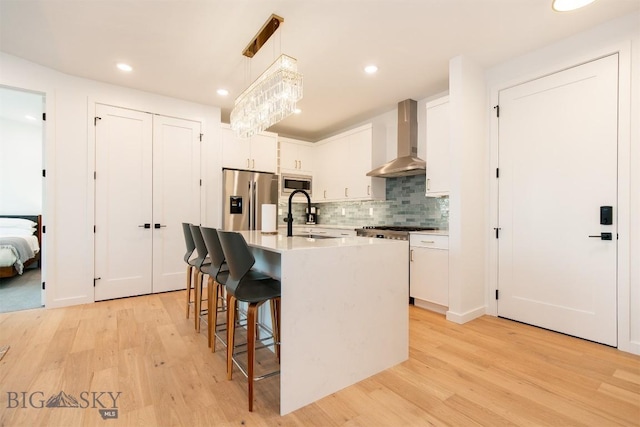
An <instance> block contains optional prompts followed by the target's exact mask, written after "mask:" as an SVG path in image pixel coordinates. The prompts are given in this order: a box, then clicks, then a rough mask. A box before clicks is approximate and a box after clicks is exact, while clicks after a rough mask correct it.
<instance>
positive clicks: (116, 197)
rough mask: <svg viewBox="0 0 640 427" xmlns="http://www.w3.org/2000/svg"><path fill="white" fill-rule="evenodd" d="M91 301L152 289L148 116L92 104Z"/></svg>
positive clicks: (149, 129) (150, 116) (149, 119)
mask: <svg viewBox="0 0 640 427" xmlns="http://www.w3.org/2000/svg"><path fill="white" fill-rule="evenodd" d="M96 115H97V117H98V118H99V119H97V120H96V126H95V136H96V138H95V140H96V151H95V153H96V162H95V165H96V167H95V172H96V175H95V225H96V230H95V278H96V280H95V299H96V301H100V300H105V299H112V298H120V297H125V296H133V295H141V294H148V293H151V291H152V281H151V280H152V257H151V247H152V239H153V228H152V227H153V224H152V222H153V219H152V211H151V208H152V200H151V197H152V170H151V168H152V164H151V161H152V157H151V154H152V151H151V149H152V144H151V137H152V123H153V119H152V115H151V114H148V113H142V112H138V111H133V110H127V109H124V108H117V107H111V106H107V105H101V104H97V105H96Z"/></svg>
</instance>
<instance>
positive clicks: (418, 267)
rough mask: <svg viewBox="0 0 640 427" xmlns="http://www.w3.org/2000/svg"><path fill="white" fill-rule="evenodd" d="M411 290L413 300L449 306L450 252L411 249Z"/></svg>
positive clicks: (418, 248) (444, 250)
mask: <svg viewBox="0 0 640 427" xmlns="http://www.w3.org/2000/svg"><path fill="white" fill-rule="evenodd" d="M410 260H411V262H410V267H409V268H410V288H409V294H410V295H411V296H412V297H413V298H418V299H421V300H424V301H429V302H432V303H434V304H439V305H442V306H445V307H448V306H449V251H448V250H446V249H428V248H421V247H411V257H410Z"/></svg>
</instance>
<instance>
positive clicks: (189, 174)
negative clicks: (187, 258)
mask: <svg viewBox="0 0 640 427" xmlns="http://www.w3.org/2000/svg"><path fill="white" fill-rule="evenodd" d="M183 222H190V223H195V224H199V223H200V123H198V122H193V121H189V120H183V119H176V118H172V117H164V116H157V115H156V116H154V117H153V225H154V229H153V233H154V235H153V292H166V291H174V290H178V289H184V287H185V279H184V274H185V273H184V272H185V263H184V260H183V256H184V252H185V243H184V236H183V232H182V223H183ZM156 227H160V228H156Z"/></svg>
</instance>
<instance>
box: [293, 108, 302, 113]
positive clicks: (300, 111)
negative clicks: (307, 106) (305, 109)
mask: <svg viewBox="0 0 640 427" xmlns="http://www.w3.org/2000/svg"><path fill="white" fill-rule="evenodd" d="M300 113H302V110H301V109H299V108H296V109H295V110H293V114H300Z"/></svg>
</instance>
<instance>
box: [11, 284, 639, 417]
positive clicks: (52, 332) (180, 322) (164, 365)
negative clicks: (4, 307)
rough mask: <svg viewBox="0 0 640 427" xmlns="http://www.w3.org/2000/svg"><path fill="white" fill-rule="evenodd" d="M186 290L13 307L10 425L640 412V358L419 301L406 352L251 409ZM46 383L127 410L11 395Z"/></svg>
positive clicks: (46, 390)
mask: <svg viewBox="0 0 640 427" xmlns="http://www.w3.org/2000/svg"><path fill="white" fill-rule="evenodd" d="M183 300H184V292H173V293H166V294H160V295H150V296H143V297H137V298H128V299H122V300H115V301H106V302H100V303H95V304H89V305H84V306H77V307H70V308H65V309H51V310H29V311H23V312H16V313H8V314H0V346H2V345H3V344H10V345H11V349H10V350H9V352H8V353H7V354H6V356H5V357H4V359H3V360H2V361H0V426H23V425H24V426H36V425H42V426H44V425H47V426H76V425H99V426H119V425H126V426H133V425H142V426H153V425H159V426H171V425H176V426H198V425H215V426H240V425H246V426H275V425H282V426H426V425H453V426H470V425H485V426H500V425H522V426H530V425H553V426H568V425H590V426H616V425H624V426H631V425H635V426H638V425H640V357H638V356H633V355H630V354H627V353H623V352H620V351H618V350H616V349H613V348H609V347H605V346H601V345H598V344H594V343H591V342H586V341H582V340H579V339H575V338H571V337H567V336H564V335H560V334H556V333H553V332H549V331H545V330H541V329H537V328H534V327H530V326H527V325H522V324H518V323H515V322H510V321H507V320H504V319H499V318H494V317H490V316H485V317H482V318H480V319H476V320H474V321H472V322H469V323H467V324H465V325H457V324H454V323H451V322H447V321H445V320H444V318H443V317H442V316H441V315H438V314H434V313H431V312H427V311H424V310H421V309H417V308H414V307H411V309H410V317H411V321H410V328H411V331H410V359H409V360H408V361H406V362H405V363H402V364H401V365H399V366H396V367H394V368H392V369H389V370H387V371H385V372H382V373H380V374H378V375H376V376H374V377H371V378H369V379H367V380H365V381H362V382H361V383H358V384H356V385H354V386H351V387H349V388H347V389H344V390H342V391H340V392H338V393H335V394H333V395H331V396H328V397H326V398H324V399H322V400H320V401H318V402H316V403H314V404H312V405H309V406H307V407H305V408H302V409H300V410H298V411H296V412H294V413H292V414H289V415H287V416H285V417H280V416H279V415H278V391H279V390H278V378H277V377H276V378H270V379H268V380H265V381H262V382H259V383H258V384H257V389H256V401H255V404H254V412H253V413H249V412H247V409H246V382H245V380H244V379H243V378H242V376H241V375H239V374H236V375H235V378H234V380H232V381H227V380H226V378H225V363H224V355H223V352H222V351H218V352H217V353H215V354H211V353H210V352H209V350H208V348H207V343H206V337H205V335H204V331H205V330H206V328H202V329H203V333H201V334H197V333H195V331H194V328H193V321H192V320H191V319H190V320H186V319H185V318H184V307H183ZM284 345H286V343H285V344H284ZM310 351H312V350H311V349H310ZM37 391H41V392H42V395H36V396H35V397H36V399H35V401H34V403H36V404H37V403H38V398H42V396H44V399H45V400H46V399H48V398H49V397H50V396H52V395H54V394H57V393H59V392H60V391H64V392H65V393H66V394H67V395H71V396H75V397H76V398H78V396H80V395H81V393H82V392H83V391H111V392H116V391H120V392H121V393H122V394H121V396H120V397H119V398H118V401H117V406H118V411H119V413H118V419H107V420H103V419H102V418H100V414H99V413H98V410H97V409H91V408H88V409H79V408H42V409H37V408H32V407H31V406H30V404H29V402H28V400H27V401H26V403H25V405H24V406H25V407H18V408H8V406H12V405H13V406H15V402H16V401H12V402H9V398H8V396H9V394H8V393H9V392H17V393H21V392H27V398H28V396H29V393H33V392H37ZM12 396H15V395H12ZM20 396H22V394H20ZM101 401H105V399H104V398H103V399H102V400H101ZM106 402H109V400H108V399H106ZM10 403H11V404H10ZM105 406H106V405H105Z"/></svg>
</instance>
